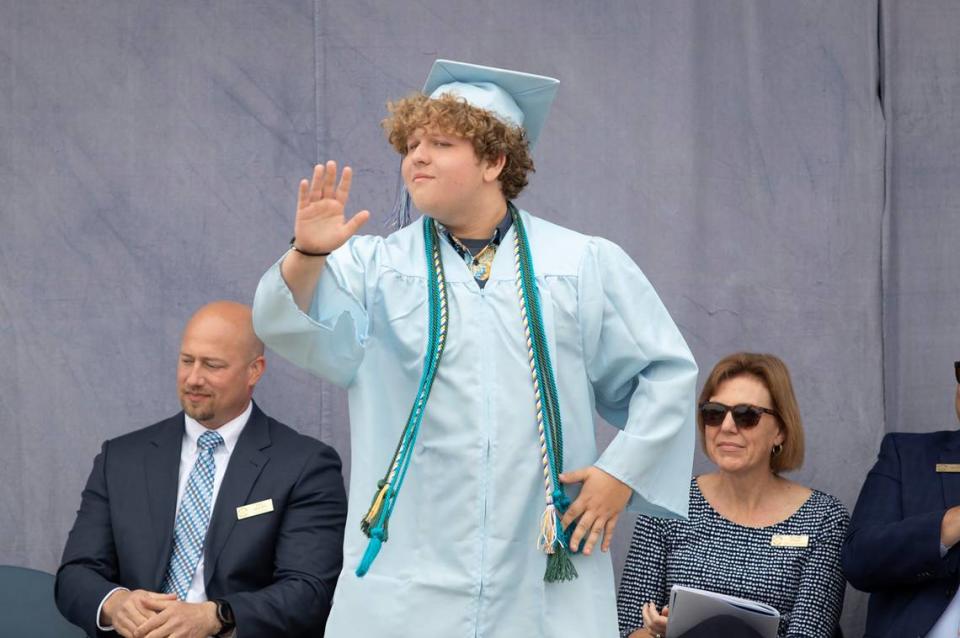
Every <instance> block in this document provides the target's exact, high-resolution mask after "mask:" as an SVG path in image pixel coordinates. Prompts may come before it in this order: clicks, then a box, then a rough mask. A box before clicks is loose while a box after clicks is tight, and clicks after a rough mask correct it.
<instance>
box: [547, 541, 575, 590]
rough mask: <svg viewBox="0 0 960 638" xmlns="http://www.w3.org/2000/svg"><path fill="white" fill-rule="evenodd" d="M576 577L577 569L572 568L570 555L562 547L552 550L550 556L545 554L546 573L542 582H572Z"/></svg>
mask: <svg viewBox="0 0 960 638" xmlns="http://www.w3.org/2000/svg"><path fill="white" fill-rule="evenodd" d="M577 576H578V574H577V568H576V567H574V566H573V561H572V560H570V553H569V552H568V551H567V548H566V547H563V546H562V545H561V546H560V547H557V548H555V549H554V552H553V553H552V554H547V571H546V572H544V574H543V580H544V581H546V582H548V583H558V582H561V581H564V580H573V579H574V578H576V577H577Z"/></svg>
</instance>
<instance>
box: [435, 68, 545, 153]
mask: <svg viewBox="0 0 960 638" xmlns="http://www.w3.org/2000/svg"><path fill="white" fill-rule="evenodd" d="M559 84H560V81H559V80H557V79H554V78H550V77H546V76H543V75H533V74H532V73H521V72H520V71H509V70H507V69H497V68H494V67H490V66H480V65H479V64H467V63H466V62H454V61H453V60H437V61H436V62H434V63H433V68H432V69H430V75H429V76H427V81H426V83H425V84H424V85H423V92H424V94H426V95H429V96H430V97H431V98H438V97H440V96H441V95H445V94H449V95H454V96H456V97H461V98H463V99H464V100H466V102H467V104H470V105H471V106H476V107H477V108H481V109H486V110H488V111H490V112H492V113H494V114H495V115H496V116H497V117H498V118H499V119H500V120H502V121H504V122H507V123H509V124H514V125H516V126H520V127H522V128H523V129H524V131H526V133H527V139H528V140H529V142H530V146H531V147H533V145H534V143H536V141H537V138H538V137H539V136H540V131H541V130H542V129H543V123H544V122H545V121H546V119H547V113H548V112H549V111H550V105H551V104H552V103H553V98H554V97H555V96H556V94H557V88H558V86H559Z"/></svg>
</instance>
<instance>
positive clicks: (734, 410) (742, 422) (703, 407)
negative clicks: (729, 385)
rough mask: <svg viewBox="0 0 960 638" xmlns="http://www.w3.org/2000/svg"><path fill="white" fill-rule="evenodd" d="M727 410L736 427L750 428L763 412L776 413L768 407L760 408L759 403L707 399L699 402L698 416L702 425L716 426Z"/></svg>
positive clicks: (757, 421)
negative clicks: (734, 402) (728, 403)
mask: <svg viewBox="0 0 960 638" xmlns="http://www.w3.org/2000/svg"><path fill="white" fill-rule="evenodd" d="M727 412H729V413H731V414H732V415H733V422H734V423H735V424H736V425H737V427H738V428H752V427H754V426H756V425H757V423H760V417H761V416H763V415H764V414H772V415H773V416H777V413H776V412H774V411H773V410H770V409H768V408H761V407H760V406H759V405H750V404H749V403H738V404H737V405H724V404H723V403H717V402H716V401H707V402H706V403H701V404H700V418H701V419H702V420H703V424H704V425H709V426H716V425H720V424H721V423H723V420H724V419H725V418H727Z"/></svg>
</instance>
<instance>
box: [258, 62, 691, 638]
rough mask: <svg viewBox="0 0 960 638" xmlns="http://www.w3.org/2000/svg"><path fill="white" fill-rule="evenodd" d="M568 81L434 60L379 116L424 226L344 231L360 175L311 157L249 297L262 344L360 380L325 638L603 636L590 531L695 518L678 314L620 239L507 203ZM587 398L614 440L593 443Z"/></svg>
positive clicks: (604, 618) (608, 627)
mask: <svg viewBox="0 0 960 638" xmlns="http://www.w3.org/2000/svg"><path fill="white" fill-rule="evenodd" d="M557 84H558V83H557V81H556V80H554V79H552V78H546V77H541V76H535V75H529V74H525V73H517V72H513V71H505V70H500V69H493V68H489V67H481V66H476V65H471V64H463V63H458V62H450V61H444V60H438V61H437V62H436V63H435V65H434V67H433V70H432V71H431V73H430V76H429V78H428V79H427V82H426V85H425V87H424V90H423V93H422V94H419V93H418V94H414V95H412V96H410V97H408V98H405V99H402V100H400V101H398V102H395V103H392V104H390V105H389V108H390V116H389V117H388V118H387V119H386V120H385V122H384V127H385V129H386V131H387V134H388V136H389V140H390V143H391V144H392V145H393V146H394V148H396V150H397V151H398V152H399V153H400V155H401V156H402V165H401V172H402V176H403V182H404V184H405V186H406V189H407V191H408V192H409V196H410V197H412V200H413V202H414V203H415V204H416V206H417V208H418V209H419V210H420V211H422V212H423V213H424V216H423V217H421V218H420V219H418V220H416V221H415V222H414V223H412V224H410V225H408V226H406V227H404V228H402V229H400V230H399V231H397V232H395V233H393V234H391V235H390V236H388V237H386V238H382V237H378V236H359V235H356V232H357V231H358V229H359V228H360V226H361V225H362V224H363V223H364V222H365V221H366V220H367V219H368V217H369V214H368V213H367V211H362V212H359V213H357V214H356V215H354V216H353V217H350V218H347V217H345V215H344V212H345V211H344V208H345V204H346V201H347V197H348V195H349V191H350V184H351V177H352V173H351V171H350V169H349V168H344V169H343V174H342V176H341V177H340V180H339V183H338V182H337V179H336V173H337V166H336V164H335V163H334V162H327V163H326V165H322V166H317V167H316V168H315V170H314V174H313V179H312V181H311V182H310V183H308V182H307V180H303V181H302V182H301V184H300V191H299V201H298V207H297V214H296V221H295V224H294V230H295V237H294V241H293V243H292V247H291V249H290V250H289V251H288V252H287V253H286V254H285V255H284V256H283V257H282V258H281V259H280V260H279V261H278V262H277V263H276V264H275V265H274V266H273V267H272V268H271V269H270V270H268V271H267V273H266V274H265V275H264V276H263V279H262V280H261V282H260V285H259V287H258V289H257V294H256V299H255V302H254V322H255V327H256V330H257V332H258V334H259V335H260V336H261V337H262V338H263V340H264V341H265V342H266V343H267V344H268V345H269V346H270V347H271V348H273V349H274V350H276V351H277V352H279V353H280V354H281V355H282V356H284V357H286V358H288V359H289V360H291V361H293V362H294V363H296V364H298V365H301V366H303V367H304V368H306V369H308V370H310V371H312V372H314V373H316V374H317V375H319V376H321V377H323V378H325V379H327V380H329V381H331V382H333V383H336V384H339V385H341V386H344V387H346V388H347V389H348V392H349V402H350V421H351V427H352V438H351V449H352V454H353V472H352V480H351V481H350V497H349V512H348V517H349V520H350V521H352V522H351V523H349V524H348V531H347V534H346V538H345V541H344V543H345V548H344V571H343V573H342V574H341V577H340V580H339V584H338V586H337V591H336V594H335V597H334V606H333V610H332V612H331V616H330V620H329V624H328V626H327V635H328V636H330V637H332V638H347V637H353V636H378V637H381V638H383V637H387V638H389V637H393V636H398V637H399V636H410V635H414V634H415V635H417V636H424V637H427V638H430V637H441V636H442V637H443V638H449V637H459V636H462V637H467V636H469V637H471V638H472V637H474V636H524V637H525V638H537V637H541V636H543V637H546V636H550V637H553V636H559V635H570V636H590V637H591V638H593V637H610V638H612V637H614V636H616V635H617V633H618V632H617V615H616V607H615V594H614V577H613V568H612V565H611V561H610V557H609V554H607V553H605V552H597V551H594V550H595V546H596V544H597V543H598V541H600V539H601V538H602V539H603V540H602V544H601V545H602V549H603V550H606V549H607V548H608V547H609V544H610V539H611V535H612V534H613V531H614V526H615V525H616V523H617V520H618V516H619V515H620V513H621V512H622V511H623V509H624V507H625V506H627V505H628V503H629V505H630V506H631V508H632V509H633V510H635V511H640V512H645V513H649V514H655V515H661V516H670V517H677V516H684V515H686V512H687V487H688V484H689V478H690V470H691V463H692V455H693V445H694V384H695V382H696V375H697V368H696V365H695V363H694V361H693V358H692V356H691V355H690V352H689V350H688V348H687V346H686V344H685V343H684V340H683V338H682V337H681V335H680V333H679V331H678V330H677V327H676V326H675V325H674V323H673V321H672V320H671V318H670V316H669V314H668V313H667V311H666V309H665V308H664V306H663V304H662V303H661V301H660V299H659V298H658V296H657V294H656V292H655V291H654V289H653V287H652V286H651V285H650V283H649V282H648V281H647V279H646V278H645V277H644V275H643V273H642V272H641V271H640V269H639V268H638V267H637V266H636V265H635V264H634V262H633V261H632V260H631V259H630V258H629V257H628V256H627V254H626V253H625V252H624V251H623V250H622V249H620V248H619V247H618V246H616V245H615V244H613V243H612V242H609V241H607V240H605V239H601V238H599V237H590V236H587V235H581V234H579V233H576V232H573V231H571V230H567V229H565V228H561V227H559V226H556V225H554V224H551V223H549V222H547V221H545V220H542V219H539V218H537V217H534V216H533V215H531V214H530V213H528V212H526V211H523V210H519V209H518V208H517V207H516V206H514V204H513V199H514V198H516V197H517V195H518V194H519V193H520V191H521V190H522V189H523V187H524V186H526V184H527V175H528V173H529V172H530V171H532V170H533V162H532V160H531V157H530V147H531V146H532V144H533V143H534V142H536V140H537V136H538V135H539V133H540V131H541V128H542V127H543V124H544V120H545V117H546V114H547V110H548V109H549V106H550V103H551V102H552V100H553V96H554V94H555V92H556V88H557ZM586 213H589V214H590V215H594V214H597V213H596V211H585V214H586ZM594 410H596V411H597V412H599V414H600V415H601V416H603V417H604V419H606V420H607V421H608V422H609V423H611V424H613V425H615V426H616V427H618V428H620V430H621V432H619V433H618V434H617V436H616V437H615V438H614V440H613V441H612V442H611V443H610V445H609V446H608V447H607V449H606V450H604V451H602V452H601V451H598V450H597V446H596V441H595V438H594V420H593V413H594ZM374 560H375V562H374Z"/></svg>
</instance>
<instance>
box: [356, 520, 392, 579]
mask: <svg viewBox="0 0 960 638" xmlns="http://www.w3.org/2000/svg"><path fill="white" fill-rule="evenodd" d="M385 540H386V534H384V531H383V528H382V527H379V526H378V527H374V528H373V529H372V530H370V541H369V542H368V543H367V549H366V551H364V552H363V558H362V559H361V560H360V564H359V565H357V576H358V577H363V576H364V575H365V574H366V573H367V572H368V571H370V566H371V565H373V561H374V559H375V558H376V557H377V554H379V553H380V548H381V547H383V541H385Z"/></svg>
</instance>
